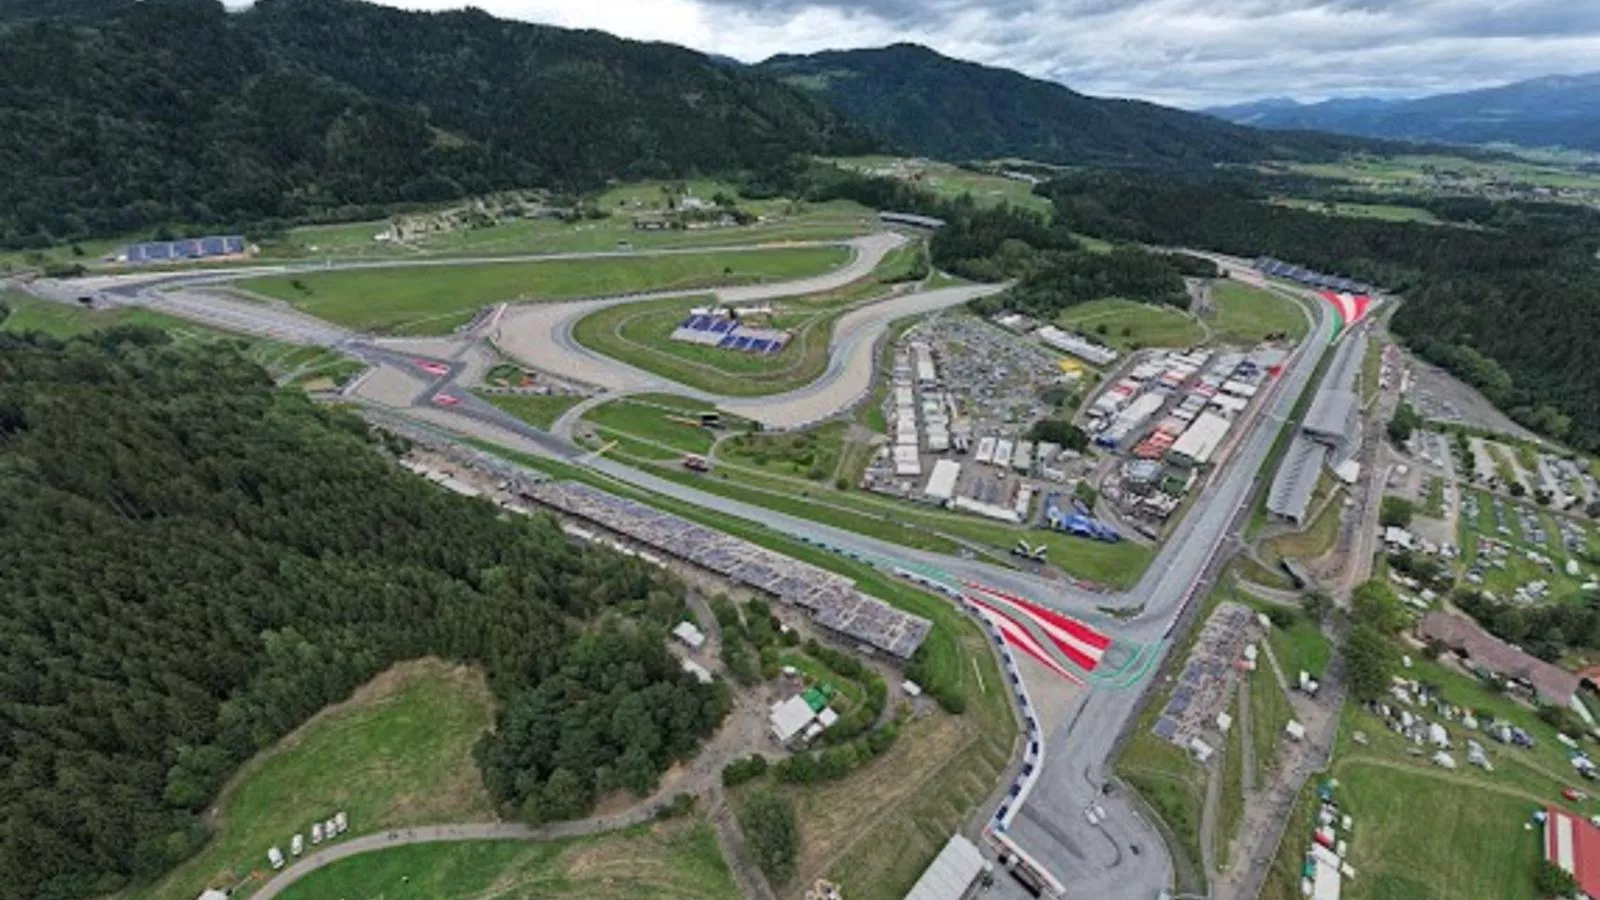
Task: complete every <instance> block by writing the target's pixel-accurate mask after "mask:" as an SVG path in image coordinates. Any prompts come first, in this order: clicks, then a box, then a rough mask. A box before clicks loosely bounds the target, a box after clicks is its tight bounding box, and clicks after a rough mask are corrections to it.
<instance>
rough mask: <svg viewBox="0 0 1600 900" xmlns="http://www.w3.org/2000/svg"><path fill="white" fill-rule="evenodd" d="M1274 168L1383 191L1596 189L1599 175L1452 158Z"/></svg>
mask: <svg viewBox="0 0 1600 900" xmlns="http://www.w3.org/2000/svg"><path fill="white" fill-rule="evenodd" d="M1275 168H1278V169H1282V170H1288V171H1292V172H1298V173H1300V174H1304V175H1312V176H1315V177H1318V178H1336V179H1341V180H1347V181H1354V182H1356V183H1358V184H1361V185H1364V186H1368V187H1374V188H1381V189H1384V190H1385V191H1393V190H1396V189H1406V188H1429V187H1434V186H1437V185H1440V184H1444V185H1455V186H1471V185H1482V184H1485V183H1487V182H1491V181H1516V182H1520V183H1522V184H1525V185H1528V186H1531V187H1550V188H1566V187H1571V188H1585V189H1589V190H1596V189H1600V175H1596V174H1594V173H1592V172H1587V171H1582V170H1579V169H1576V168H1573V167H1570V166H1559V165H1551V164H1547V163H1539V162H1524V161H1520V160H1505V159H1498V160H1487V159H1486V160H1469V159H1465V158H1462V157H1455V156H1439V155H1423V154H1418V155H1411V156H1393V157H1376V156H1351V157H1347V158H1346V159H1344V160H1341V161H1339V162H1335V163H1290V164H1285V165H1281V166H1277V167H1275Z"/></svg>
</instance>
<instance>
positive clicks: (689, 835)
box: [281, 817, 740, 900]
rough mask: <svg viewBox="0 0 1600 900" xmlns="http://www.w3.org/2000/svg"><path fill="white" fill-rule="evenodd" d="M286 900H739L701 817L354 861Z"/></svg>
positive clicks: (309, 880) (417, 848) (302, 885)
mask: <svg viewBox="0 0 1600 900" xmlns="http://www.w3.org/2000/svg"><path fill="white" fill-rule="evenodd" d="M281 896H282V897H283V900H323V898H340V900H392V898H397V897H415V898H418V900H421V898H426V900H499V898H511V897H538V898H541V900H544V898H551V900H557V898H570V900H655V898H661V900H738V898H739V896H740V895H739V888H738V886H737V885H736V884H735V883H734V880H733V875H732V873H731V872H729V870H728V865H727V863H726V862H724V861H723V858H722V853H721V849H720V848H719V847H718V846H717V837H716V834H715V833H714V832H713V831H712V830H711V826H710V825H709V824H707V823H706V822H705V821H704V820H703V819H700V818H698V817H696V818H693V819H686V820H678V821H667V822H661V823H656V824H653V825H642V826H639V827H636V828H630V829H627V830H624V831H619V832H615V833H612V834H606V835H599V836H595V837H589V838H578V839H574V840H564V841H551V842H547V843H535V842H529V841H471V842H463V843H441V844H417V845H413V846H408V847H396V848H393V849H389V850H381V851H377V852H373V853H367V854H362V855H360V856H353V857H350V858H348V859H344V860H340V861H338V862H335V863H332V864H330V865H328V866H327V867H326V868H324V869H322V870H321V871H318V872H316V873H315V874H312V875H310V876H307V877H306V878H304V879H302V880H301V881H300V882H298V883H297V884H295V885H294V886H293V887H291V888H289V889H288V890H286V891H284V892H283V894H282V895H281Z"/></svg>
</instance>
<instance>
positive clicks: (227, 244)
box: [126, 235, 244, 263]
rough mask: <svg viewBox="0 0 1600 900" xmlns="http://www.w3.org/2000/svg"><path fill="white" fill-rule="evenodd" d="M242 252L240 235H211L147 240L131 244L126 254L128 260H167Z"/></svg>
mask: <svg viewBox="0 0 1600 900" xmlns="http://www.w3.org/2000/svg"><path fill="white" fill-rule="evenodd" d="M243 252H244V238H243V237H242V236H240V235H213V236H211V237H202V238H185V239H183V240H181V241H148V242H145V243H142V244H131V245H129V247H128V250H127V253H126V256H127V259H128V262H131V263H142V262H169V261H171V260H179V259H205V258H206V257H208V256H228V255H230V254H234V253H243Z"/></svg>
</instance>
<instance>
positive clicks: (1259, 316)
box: [1210, 278, 1309, 344]
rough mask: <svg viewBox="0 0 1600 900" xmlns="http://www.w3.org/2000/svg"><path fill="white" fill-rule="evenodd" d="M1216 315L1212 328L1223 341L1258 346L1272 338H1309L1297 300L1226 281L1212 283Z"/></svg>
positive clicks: (1223, 279)
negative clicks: (1282, 336)
mask: <svg viewBox="0 0 1600 900" xmlns="http://www.w3.org/2000/svg"><path fill="white" fill-rule="evenodd" d="M1211 302H1212V304H1213V306H1215V307H1216V314H1215V316H1214V317H1213V318H1212V319H1211V321H1210V324H1211V329H1212V331H1213V333H1215V334H1216V336H1217V338H1218V339H1219V340H1224V341H1232V342H1234V343H1239V344H1256V343H1259V342H1261V341H1263V340H1265V339H1266V338H1267V337H1268V336H1269V335H1285V336H1287V337H1289V338H1290V339H1292V340H1296V341H1298V340H1300V339H1301V338H1303V337H1305V336H1306V329H1307V328H1308V327H1309V326H1308V325H1307V324H1306V317H1305V313H1304V312H1303V311H1302V310H1301V309H1300V307H1299V305H1298V304H1296V303H1295V302H1294V301H1293V300H1290V299H1288V298H1286V297H1283V296H1280V295H1278V294H1275V293H1273V292H1272V291H1267V290H1262V289H1261V288H1258V287H1252V286H1251V285H1248V284H1240V283H1238V282H1236V281H1232V280H1229V279H1226V278H1221V279H1218V280H1216V281H1214V282H1212V283H1211Z"/></svg>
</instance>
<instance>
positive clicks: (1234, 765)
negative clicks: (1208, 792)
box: [1211, 698, 1245, 871]
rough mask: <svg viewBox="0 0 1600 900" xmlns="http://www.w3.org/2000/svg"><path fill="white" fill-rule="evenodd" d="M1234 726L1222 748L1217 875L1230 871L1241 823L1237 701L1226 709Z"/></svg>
mask: <svg viewBox="0 0 1600 900" xmlns="http://www.w3.org/2000/svg"><path fill="white" fill-rule="evenodd" d="M1228 714H1229V715H1231V716H1233V721H1234V726H1233V727H1232V728H1230V729H1229V730H1228V742H1227V744H1226V745H1225V746H1224V747H1223V751H1222V753H1223V756H1222V795H1221V798H1220V799H1219V801H1218V804H1217V828H1216V833H1215V838H1216V843H1215V845H1214V846H1213V847H1212V848H1211V852H1212V854H1213V859H1215V860H1216V863H1217V869H1218V871H1224V870H1226V869H1228V868H1229V864H1230V862H1231V859H1232V848H1233V841H1234V838H1235V837H1237V836H1238V834H1239V825H1240V824H1241V823H1242V822H1243V821H1244V801H1245V796H1244V729H1243V728H1240V727H1239V725H1238V722H1239V701H1238V699H1237V698H1236V699H1234V700H1233V702H1232V703H1230V704H1229V706H1228Z"/></svg>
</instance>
